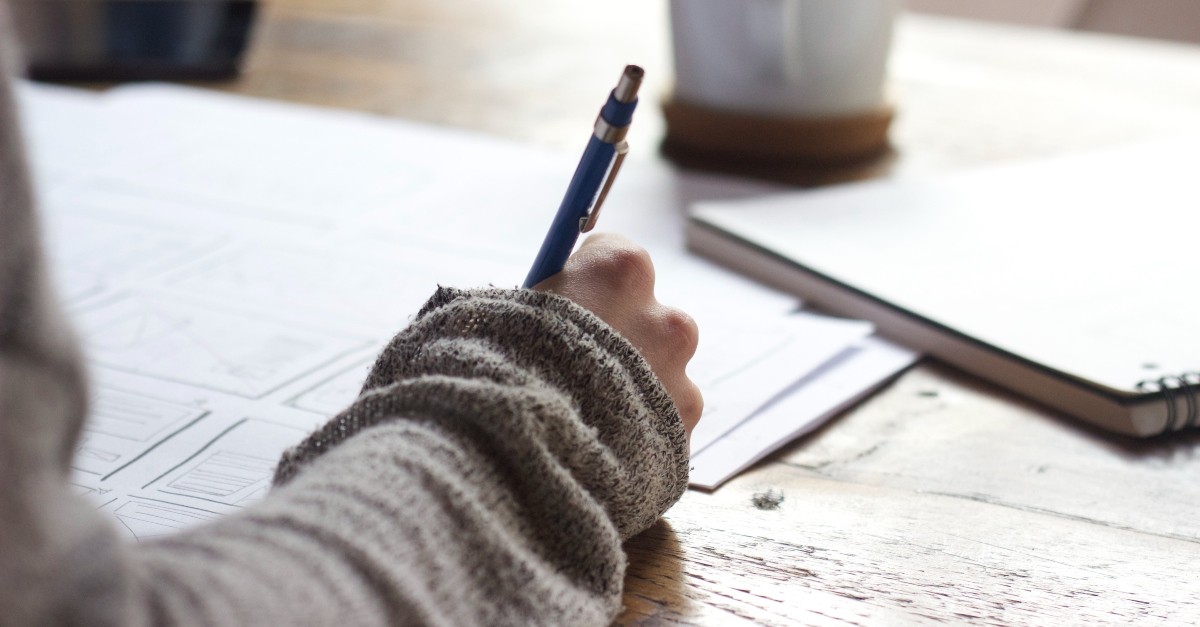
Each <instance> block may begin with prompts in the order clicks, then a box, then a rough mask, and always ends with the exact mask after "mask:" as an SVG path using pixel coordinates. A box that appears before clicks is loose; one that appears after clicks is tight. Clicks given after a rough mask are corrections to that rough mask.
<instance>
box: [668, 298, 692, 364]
mask: <svg viewBox="0 0 1200 627" xmlns="http://www.w3.org/2000/svg"><path fill="white" fill-rule="evenodd" d="M662 325H663V328H664V335H666V336H667V338H668V341H669V342H670V344H671V346H672V347H673V348H674V349H675V350H679V351H682V352H684V353H686V355H687V357H688V358H689V359H690V358H691V356H692V355H693V354H695V352H696V347H697V346H698V345H699V344H700V327H699V326H697V325H696V320H695V319H693V318H692V317H691V316H689V315H687V314H686V313H684V312H683V311H681V310H679V309H675V308H674V307H667V308H666V310H665V311H664V312H663V316H662Z"/></svg>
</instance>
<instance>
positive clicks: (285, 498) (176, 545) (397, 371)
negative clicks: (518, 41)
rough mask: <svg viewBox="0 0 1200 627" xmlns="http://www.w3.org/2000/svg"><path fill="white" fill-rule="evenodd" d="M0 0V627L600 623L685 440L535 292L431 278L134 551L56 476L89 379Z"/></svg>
mask: <svg viewBox="0 0 1200 627" xmlns="http://www.w3.org/2000/svg"><path fill="white" fill-rule="evenodd" d="M3 9H4V7H3V2H2V1H0V624H19V625H38V624H50V625H58V624H72V625H89V624H93V625H149V624H178V625H188V624H196V625H239V624H245V625H277V624H289V625H290V624H299V625H331V624H342V625H376V624H378V625H383V624H432V625H467V624H487V625H499V624H558V625H587V624H603V623H607V622H608V621H610V620H611V619H612V618H613V616H615V614H616V612H617V611H618V609H619V606H620V599H621V586H622V580H623V572H624V566H625V564H624V555H623V553H622V550H621V542H622V541H623V540H624V539H626V538H628V537H630V536H632V535H633V534H636V533H637V532H639V531H640V530H642V529H644V528H646V527H647V526H648V525H650V524H652V522H653V521H654V520H655V519H656V518H657V517H658V516H659V515H660V514H662V512H663V511H664V510H665V509H666V508H667V507H669V506H670V505H671V504H672V503H673V502H674V501H675V500H676V499H678V498H679V496H680V495H681V494H682V492H683V490H684V488H685V486H686V482H687V456H686V444H685V440H684V432H683V427H682V424H681V421H680V419H679V416H678V414H677V412H676V410H675V408H674V406H673V404H672V403H671V400H670V398H669V397H668V396H667V394H666V393H665V391H664V390H663V388H662V386H661V385H660V384H659V382H658V381H657V380H656V379H655V377H654V375H653V374H652V373H651V371H650V370H649V368H648V366H647V364H646V363H645V362H644V361H643V360H642V359H641V357H640V356H639V355H638V353H637V351H636V350H635V349H634V348H633V346H632V345H630V344H629V342H627V341H626V340H624V339H623V338H622V337H620V336H619V335H618V334H617V333H616V332H615V331H613V330H612V329H611V328H610V327H608V326H607V325H605V324H604V323H603V322H602V321H600V320H599V319H598V318H596V317H595V316H593V315H592V314H590V313H589V312H587V311H585V310H584V309H582V308H580V307H578V306H576V305H574V304H573V303H571V302H570V301H567V300H565V299H562V298H559V297H556V296H553V295H548V294H542V293H536V292H531V291H516V290H478V291H457V290H451V289H441V290H439V291H438V292H437V293H436V294H435V295H434V297H433V298H432V299H431V300H430V301H429V303H428V304H427V305H426V306H425V308H424V309H423V310H422V311H421V312H420V314H419V315H418V316H417V318H416V320H415V321H414V322H413V324H412V325H410V327H409V328H407V329H406V330H404V331H403V332H401V333H400V334H399V335H398V336H397V337H396V338H395V339H394V340H393V341H392V342H391V343H390V344H389V345H388V346H387V348H386V349H385V350H384V351H383V353H382V355H381V356H380V358H379V360H378V362H377V363H376V364H375V367H374V369H373V371H372V372H371V374H370V376H369V378H368V380H367V382H366V385H365V387H364V390H363V393H362V395H361V397H360V398H359V399H358V400H357V401H356V402H355V403H354V404H353V405H352V406H351V407H350V408H348V409H347V410H346V411H345V412H343V413H342V414H341V415H339V416H337V417H336V418H334V419H333V420H332V421H330V422H329V423H328V424H327V425H326V426H325V427H324V428H322V429H320V430H319V431H318V432H316V433H314V434H313V435H312V436H311V437H309V438H308V439H307V440H306V441H305V442H303V443H301V444H300V445H299V446H297V447H296V448H295V449H293V450H291V451H289V452H288V453H287V454H286V455H285V456H284V458H283V459H282V460H281V462H280V464H279V466H278V469H277V475H276V486H275V488H274V489H273V490H272V491H271V492H270V494H268V496H267V497H266V498H265V499H264V500H263V501H261V502H259V503H257V504H255V505H254V506H251V507H248V508H246V509H245V510H243V511H242V512H240V513H239V514H237V515H233V516H230V517H227V518H224V519H221V520H219V521H216V522H214V523H211V524H208V525H205V526H201V527H196V528H193V529H191V530H188V531H185V532H183V533H180V534H177V535H173V536H167V537H165V538H161V539H158V540H155V541H148V542H144V543H141V544H137V545H131V544H126V543H123V542H121V541H120V540H119V539H118V538H117V535H116V534H115V533H114V532H113V530H112V527H111V524H110V523H109V521H107V520H106V519H105V518H104V517H103V516H102V515H101V514H99V513H98V512H96V511H95V510H94V509H93V508H92V507H91V506H90V505H89V504H88V503H87V502H86V501H84V500H83V499H82V497H78V496H76V495H75V494H74V493H72V492H71V491H70V490H69V489H68V486H67V475H68V465H69V459H70V455H71V453H72V451H74V448H75V443H76V441H77V439H78V435H79V427H80V424H81V422H82V420H83V416H84V414H85V399H86V394H85V393H84V390H85V387H84V380H83V376H82V369H81V368H80V366H79V363H80V361H79V357H78V353H77V350H76V349H75V346H74V343H73V341H72V338H71V334H70V333H69V332H68V331H67V330H66V326H65V325H64V324H63V322H62V316H61V315H60V314H59V313H58V309H57V307H56V306H55V305H54V300H53V298H52V297H51V296H50V293H49V291H48V290H47V289H46V284H47V281H46V278H45V276H46V272H45V270H44V264H43V263H42V262H41V256H40V252H39V251H38V250H37V245H36V244H37V242H38V239H39V238H38V235H37V229H36V222H35V220H34V213H33V211H32V206H33V195H32V192H31V188H30V185H29V180H28V179H29V177H28V172H27V171H26V168H25V164H24V161H23V159H22V158H21V153H22V150H21V145H20V141H19V138H18V137H17V133H16V128H17V126H16V123H15V114H14V112H13V104H12V98H11V94H10V93H9V92H8V90H7V85H6V82H7V81H6V80H5V76H4V74H5V72H4V67H5V65H6V63H9V62H11V56H7V55H6V51H5V50H3V48H4V47H5V44H7V43H8V40H9V38H7V37H4V36H2V35H3V33H4V32H5V31H6V28H5V24H4V11H3ZM8 52H11V51H8Z"/></svg>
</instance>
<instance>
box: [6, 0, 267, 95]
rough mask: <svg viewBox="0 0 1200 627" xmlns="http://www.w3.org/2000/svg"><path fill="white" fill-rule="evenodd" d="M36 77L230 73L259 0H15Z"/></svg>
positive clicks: (163, 76) (219, 76)
mask: <svg viewBox="0 0 1200 627" xmlns="http://www.w3.org/2000/svg"><path fill="white" fill-rule="evenodd" d="M10 6H11V7H12V13H13V19H14V21H15V23H16V24H15V25H16V29H17V35H18V37H19V39H20V40H21V44H22V49H23V51H24V55H25V60H26V63H27V71H28V75H29V77H30V78H33V79H38V80H57V81H128V80H178V79H222V78H229V77H232V76H234V75H236V74H237V73H238V69H239V64H240V62H241V59H242V56H243V53H244V52H245V50H246V45H247V43H248V41H249V38H250V30H251V26H252V24H253V22H254V15H255V13H256V12H257V2H255V1H254V0H12V2H11V3H10Z"/></svg>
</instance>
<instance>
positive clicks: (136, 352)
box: [21, 85, 870, 539]
mask: <svg viewBox="0 0 1200 627" xmlns="http://www.w3.org/2000/svg"><path fill="white" fill-rule="evenodd" d="M76 96H77V94H75V93H74V92H62V91H60V90H45V89H42V88H35V87H29V86H26V88H24V89H22V98H21V101H22V103H23V105H24V107H25V109H26V111H25V113H26V116H25V118H26V120H27V121H28V124H27V126H26V130H27V133H28V134H29V136H30V139H31V141H32V143H33V145H34V154H35V156H36V158H35V167H36V169H37V170H38V172H39V180H40V181H41V183H42V185H43V189H42V190H41V196H42V199H43V202H42V207H43V213H44V223H45V224H46V241H47V249H48V251H49V255H50V258H51V262H52V268H53V271H54V273H55V276H56V277H57V282H58V287H59V291H60V294H61V295H62V297H63V298H64V299H65V300H66V301H67V306H68V312H69V314H70V316H71V317H72V319H73V321H74V324H75V326H76V328H77V329H78V330H79V332H80V334H81V336H82V340H83V344H84V347H85V351H86V355H87V360H88V364H89V368H90V370H91V378H92V381H93V386H92V394H93V402H92V407H93V412H92V415H91V416H90V418H89V420H88V422H87V424H86V425H85V427H84V433H83V437H82V438H81V442H80V445H79V448H78V451H77V454H76V460H75V463H74V475H73V479H72V481H73V483H74V485H75V486H76V489H77V490H78V491H79V492H80V493H82V494H87V495H88V496H89V498H92V499H93V500H94V501H95V502H96V504H97V506H98V507H100V508H101V509H103V510H104V511H107V512H110V513H111V514H112V515H113V517H114V519H115V520H116V521H117V522H118V523H119V527H120V528H121V529H123V530H125V531H126V532H127V533H128V535H129V536H130V537H131V538H134V539H141V538H146V537H153V536H156V535H162V534H164V533H172V532H173V531H175V530H178V529H181V528H186V527H188V526H190V525H193V524H197V523H199V522H203V521H206V520H211V519H213V518H216V517H219V516H222V515H225V514H227V513H229V512H232V511H236V510H237V509H238V508H241V507H244V506H245V505H246V504H248V503H251V502H253V501H255V500H257V499H259V498H261V497H262V495H263V493H264V492H265V490H266V489H267V488H268V487H269V485H270V478H271V474H272V470H273V465H274V463H275V461H276V460H277V459H278V458H279V455H280V453H281V452H282V451H283V450H284V449H285V448H286V447H287V446H290V445H292V444H295V443H297V442H299V441H300V440H301V439H302V438H303V437H304V435H305V434H307V433H309V432H311V430H313V429H314V428H316V427H317V426H319V425H320V424H322V423H324V422H325V421H326V420H328V419H329V417H331V416H332V415H334V414H335V413H337V412H338V411H340V410H341V409H343V408H344V407H346V406H347V405H348V404H349V403H350V402H351V401H352V400H353V399H354V398H355V397H356V396H357V394H358V391H359V388H360V386H361V383H362V381H363V379H364V378H365V376H366V372H367V370H368V369H369V367H370V365H371V363H373V361H374V357H375V355H376V354H377V353H378V352H379V350H380V349H381V348H382V347H383V346H384V345H385V344H386V342H387V341H388V340H389V339H390V338H391V337H392V336H393V335H394V334H395V333H396V332H398V331H399V330H400V329H402V328H403V327H404V326H405V325H406V324H407V323H408V322H409V320H410V319H411V317H412V315H413V314H414V313H415V312H416V311H417V309H418V308H419V307H420V306H421V304H422V303H423V301H424V300H425V299H426V298H427V297H428V296H429V295H430V294H431V293H432V292H433V290H434V289H435V288H436V286H437V285H439V284H442V285H453V286H457V287H473V286H486V285H496V286H502V287H511V286H515V285H517V284H518V283H519V282H520V281H521V280H522V279H523V278H524V275H525V272H526V271H527V269H528V264H529V263H530V262H531V261H532V258H533V256H534V253H535V252H536V250H537V248H538V246H539V245H540V242H541V238H542V236H543V234H544V233H545V229H546V226H547V225H548V223H549V219H550V217H551V215H552V212H553V208H554V207H557V204H558V200H559V196H560V194H561V193H562V189H563V188H564V186H565V185H566V181H567V180H568V179H569V177H570V174H571V171H572V169H573V167H574V160H575V158H576V157H577V156H576V155H564V154H561V153H556V152H551V151H545V150H540V149H535V148H530V147H525V146H519V145H514V144H511V143H507V142H502V141H498V140H494V139H489V138H486V137H479V136H475V135H469V134H465V133H461V132H457V131H450V130H445V129H433V128H428V127H423V126H418V125H413V124H408V123H404V122H399V121H395V120H385V119H382V118H376V117H372V116H366V115H361V114H355V113H345V112H331V111H321V110H315V109H309V108H304V107H298V106H293V105H286V104H278V103H271V102H264V101H255V100H247V99H242V98H237V97H231V96H225V95H219V94H214V93H210V92H202V91H198V90H190V89H185V88H177V87H165V86H156V85H149V86H138V87H125V88H118V89H115V90H111V91H110V92H108V93H107V94H106V95H104V96H95V95H90V94H89V95H86V96H83V95H80V96H78V97H76ZM67 118H70V119H69V120H68V119H67ZM73 143H78V144H79V145H82V146H88V147H95V146H97V145H103V147H104V149H103V150H92V149H89V150H84V151H81V152H78V153H75V152H72V151H71V150H70V149H69V148H70V146H71V145H72V144H73ZM766 190H767V188H766V187H765V186H763V185H759V184H747V183H740V182H736V181H723V180H720V179H715V178H703V177H696V176H694V175H686V174H679V173H676V172H674V171H672V170H671V169H669V168H667V167H665V166H662V165H661V164H656V163H652V162H650V161H636V160H631V161H629V162H628V163H627V164H626V166H625V168H624V170H623V172H622V174H621V181H620V183H618V184H617V186H616V187H615V188H614V190H613V193H612V194H611V195H610V197H609V201H608V203H607V205H606V206H605V213H604V216H603V217H602V220H601V223H602V227H603V228H605V229H608V230H612V231H617V232H622V233H624V234H626V235H628V236H629V237H630V238H632V239H634V240H635V241H637V242H639V243H641V244H642V245H644V246H646V247H647V248H648V249H649V250H650V252H651V254H652V256H653V258H654V260H655V266H656V271H657V275H658V283H657V286H656V295H657V297H658V298H659V299H660V300H661V301H663V302H665V303H668V304H671V305H676V306H679V307H680V308H682V309H684V310H685V311H687V312H688V313H690V314H691V315H693V316H694V317H695V318H696V319H697V321H698V322H699V324H700V326H701V329H702V331H701V336H702V339H701V352H700V354H698V356H697V357H696V359H695V360H694V362H693V364H692V367H691V370H690V373H691V375H692V376H693V377H694V378H696V380H697V381H698V382H699V383H700V385H701V386H702V391H703V393H704V394H705V396H706V401H707V407H708V409H707V411H706V415H705V419H704V421H703V422H702V424H703V425H704V426H703V427H702V428H701V430H700V431H698V432H697V441H698V442H706V441H707V442H717V443H719V442H720V441H721V440H720V439H718V436H720V435H721V434H722V433H726V432H729V431H730V430H733V429H735V427H736V429H735V430H734V431H733V433H741V432H742V430H743V429H745V428H746V425H742V426H741V427H738V425H739V423H741V422H742V421H743V420H744V419H745V418H746V417H748V416H750V415H751V414H752V413H753V412H754V410H755V409H757V408H758V407H760V406H762V405H763V404H764V403H765V402H767V401H768V400H770V399H771V398H773V397H775V396H777V395H778V394H779V392H780V391H782V390H784V389H785V388H787V387H788V386H790V385H792V384H793V383H795V382H796V381H797V380H800V379H802V378H803V377H804V376H805V375H806V374H808V373H809V371H811V370H812V369H813V368H816V367H818V366H820V365H821V364H822V363H824V362H826V361H828V360H829V359H830V358H832V357H834V356H835V355H837V354H838V353H840V352H841V351H842V350H843V349H844V348H845V346H846V345H849V344H852V343H854V342H856V341H857V340H859V339H861V338H862V337H863V336H864V335H866V334H868V333H870V327H869V325H866V324H865V323H859V322H853V321H844V320H833V319H828V318H823V317H819V316H813V315H810V314H800V315H795V314H794V313H793V312H794V310H795V309H796V302H795V299H794V298H792V297H790V296H787V295H784V294H781V293H778V292H775V291H772V290H770V289H767V288H764V287H761V286H759V285H756V284H754V283H752V282H749V281H746V280H744V279H742V278H741V277H739V276H737V275H735V274H733V273H730V272H729V271H727V270H725V269H722V268H719V267H717V266H714V265H712V264H711V263H709V262H707V261H705V260H702V259H699V258H696V257H693V256H691V255H689V254H687V253H686V252H685V251H684V248H683V224H684V216H685V208H686V205H688V204H689V203H690V202H691V201H692V200H695V199H697V198H709V199H713V198H737V197H740V196H745V195H748V194H753V193H758V192H762V191H766ZM701 449H703V447H697V448H696V449H695V450H697V451H699V450H701ZM708 450H709V449H705V451H706V452H705V455H706V456H707V457H709V458H711V457H713V456H714V455H716V454H715V453H711V454H710V453H708V452H707V451H708ZM731 454H736V455H737V456H739V458H740V457H744V456H745V455H747V454H750V453H749V452H748V451H747V450H745V448H744V447H743V448H742V449H738V450H737V451H735V452H734V453H731ZM730 463H732V462H730Z"/></svg>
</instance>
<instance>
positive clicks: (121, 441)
mask: <svg viewBox="0 0 1200 627" xmlns="http://www.w3.org/2000/svg"><path fill="white" fill-rule="evenodd" d="M204 414H205V411H204V410H203V409H199V408H196V407H186V406H184V405H177V404H175V403H169V402H166V401H162V400H159V399H155V398H150V397H148V396H143V395H141V394H135V393H132V392H125V391H122V390H116V389H112V388H106V387H103V386H98V387H96V388H95V390H94V393H93V397H92V399H91V413H90V414H89V416H88V419H87V422H85V423H84V425H83V435H82V437H80V439H79V443H78V444H77V446H76V451H75V460H74V462H73V463H72V467H73V469H74V470H75V472H77V473H84V474H88V475H94V476H98V477H101V478H103V477H106V476H108V475H110V474H112V473H114V472H116V471H117V470H118V469H120V468H121V467H122V466H123V465H125V464H127V463H129V462H131V461H132V460H134V459H136V458H137V457H138V456H139V455H142V454H144V453H145V452H146V451H148V450H150V449H151V448H153V447H155V446H157V445H158V444H159V443H161V442H163V441H164V440H166V439H167V438H169V437H171V436H173V435H174V434H176V433H178V432H179V431H181V430H183V429H186V428H187V427H188V426H190V425H191V424H193V423H194V422H195V421H197V420H199V419H200V418H202V417H203V416H204Z"/></svg>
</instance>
